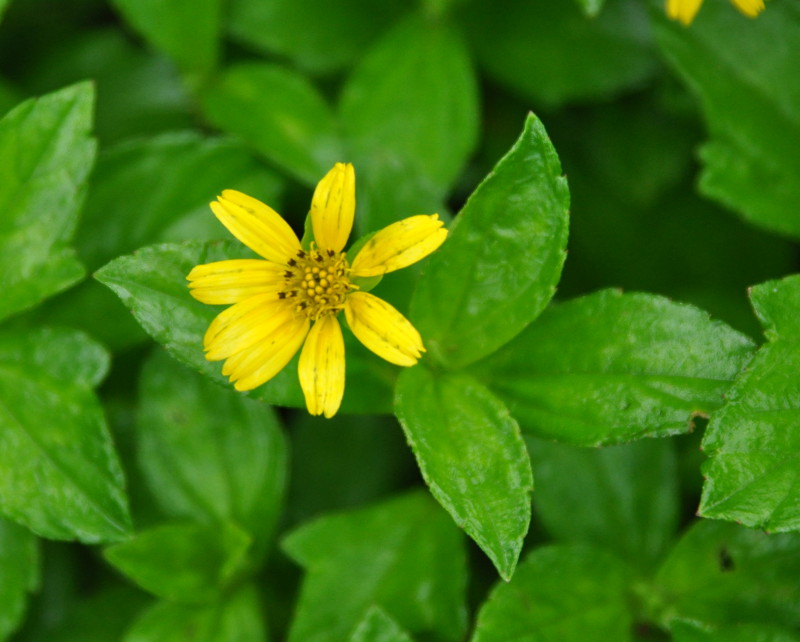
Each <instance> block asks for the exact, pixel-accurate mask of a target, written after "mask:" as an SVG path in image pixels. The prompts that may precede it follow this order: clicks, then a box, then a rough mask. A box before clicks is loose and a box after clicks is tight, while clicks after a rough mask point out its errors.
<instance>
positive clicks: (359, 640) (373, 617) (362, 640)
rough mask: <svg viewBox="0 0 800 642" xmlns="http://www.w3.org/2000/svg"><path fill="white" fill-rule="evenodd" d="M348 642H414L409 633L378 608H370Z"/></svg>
mask: <svg viewBox="0 0 800 642" xmlns="http://www.w3.org/2000/svg"><path fill="white" fill-rule="evenodd" d="M348 640H349V642H413V641H412V640H411V638H410V637H409V635H408V633H406V632H405V631H403V629H401V628H400V626H398V624H397V622H395V621H394V620H393V619H392V618H391V617H389V616H388V615H387V614H386V611H384V610H383V609H381V608H380V607H378V606H373V607H370V609H369V610H368V611H367V612H366V614H365V615H364V617H363V619H362V620H361V622H359V623H358V626H357V627H356V630H355V631H353V634H352V635H351V636H350V637H349V638H348Z"/></svg>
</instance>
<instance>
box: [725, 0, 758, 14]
mask: <svg viewBox="0 0 800 642" xmlns="http://www.w3.org/2000/svg"><path fill="white" fill-rule="evenodd" d="M732 2H733V4H735V5H736V8H737V9H738V10H739V11H741V12H742V13H743V14H744V15H746V16H747V17H748V18H755V17H756V16H757V15H758V14H759V13H761V12H762V11H764V0H732Z"/></svg>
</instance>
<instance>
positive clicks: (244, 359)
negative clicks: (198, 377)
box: [222, 316, 311, 390]
mask: <svg viewBox="0 0 800 642" xmlns="http://www.w3.org/2000/svg"><path fill="white" fill-rule="evenodd" d="M310 324H311V322H310V321H309V320H308V317H306V316H293V317H292V318H291V320H290V321H289V322H288V323H285V324H283V325H281V326H280V327H279V328H277V329H276V331H275V332H273V333H272V334H271V335H269V336H266V337H264V339H262V340H261V341H260V342H259V343H257V344H255V345H254V346H251V347H250V348H248V349H246V350H242V351H241V352H239V353H237V354H235V355H233V356H232V357H230V358H229V359H228V360H227V361H226V362H225V365H224V366H223V368H222V374H224V375H227V376H228V377H229V378H230V380H231V381H232V382H234V386H233V387H234V388H236V389H237V390H252V389H253V388H257V387H258V386H260V385H262V384H264V383H266V382H267V381H269V380H270V379H272V378H273V377H274V376H275V375H276V374H278V373H279V372H280V371H281V370H283V368H284V367H285V366H286V364H287V363H289V362H290V361H291V360H292V357H293V356H294V355H295V354H296V353H297V351H298V350H299V349H300V346H301V345H303V341H304V340H305V338H306V334H308V327H309V325H310Z"/></svg>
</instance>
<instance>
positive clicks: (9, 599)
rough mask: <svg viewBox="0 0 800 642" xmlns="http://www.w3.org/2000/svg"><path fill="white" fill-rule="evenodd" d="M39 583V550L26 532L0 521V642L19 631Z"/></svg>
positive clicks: (30, 535) (5, 521)
mask: <svg viewBox="0 0 800 642" xmlns="http://www.w3.org/2000/svg"><path fill="white" fill-rule="evenodd" d="M38 582H39V548H38V546H37V543H36V538H35V537H34V535H33V534H32V533H31V532H30V531H29V530H28V529H26V528H23V527H21V526H17V525H16V524H14V523H12V522H9V521H7V520H5V519H2V518H0V640H5V639H6V637H7V636H8V635H9V634H10V633H11V632H12V631H13V630H14V629H16V628H17V624H18V623H19V621H20V619H21V618H22V614H23V612H24V610H25V602H26V599H27V594H28V593H29V592H30V591H33V590H34V589H35V588H36V587H37V584H38Z"/></svg>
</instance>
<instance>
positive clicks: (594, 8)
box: [576, 0, 606, 18]
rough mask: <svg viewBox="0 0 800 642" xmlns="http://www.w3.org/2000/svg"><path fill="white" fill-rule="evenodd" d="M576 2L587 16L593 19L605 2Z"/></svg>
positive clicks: (603, 0)
mask: <svg viewBox="0 0 800 642" xmlns="http://www.w3.org/2000/svg"><path fill="white" fill-rule="evenodd" d="M576 2H577V3H578V6H580V8H581V9H583V12H584V13H585V14H586V15H587V16H589V17H590V18H593V17H594V16H596V15H597V14H598V13H600V9H602V8H603V5H604V4H605V2H606V0H576Z"/></svg>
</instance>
